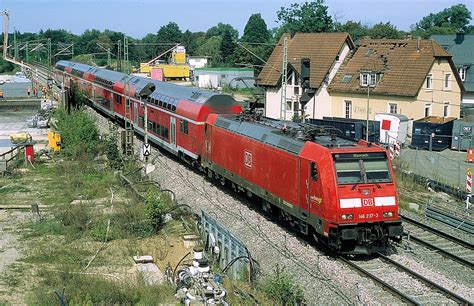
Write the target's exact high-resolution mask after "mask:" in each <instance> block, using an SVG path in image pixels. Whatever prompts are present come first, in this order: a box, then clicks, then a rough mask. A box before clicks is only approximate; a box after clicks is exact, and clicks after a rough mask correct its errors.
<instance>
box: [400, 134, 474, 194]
mask: <svg viewBox="0 0 474 306" xmlns="http://www.w3.org/2000/svg"><path fill="white" fill-rule="evenodd" d="M457 138H458V139H457V140H459V141H467V142H469V143H470V142H471V141H472V140H471V139H470V138H471V137H469V138H467V137H460V136H458V137H457ZM415 140H416V141H412V142H411V145H405V146H403V147H402V148H401V149H400V156H398V157H395V159H396V161H395V164H396V165H397V166H398V167H400V168H401V169H403V170H405V171H409V172H412V173H414V174H417V175H419V176H422V177H425V178H427V179H429V180H432V181H436V182H439V183H441V184H444V185H447V186H450V187H452V188H454V189H457V190H461V191H464V190H465V189H466V173H467V170H468V168H471V169H472V168H474V163H471V162H468V158H467V157H468V155H467V152H466V151H464V150H463V151H461V148H459V147H458V148H457V149H455V150H453V149H451V143H452V140H453V136H433V135H423V138H421V139H420V137H419V139H415Z"/></svg>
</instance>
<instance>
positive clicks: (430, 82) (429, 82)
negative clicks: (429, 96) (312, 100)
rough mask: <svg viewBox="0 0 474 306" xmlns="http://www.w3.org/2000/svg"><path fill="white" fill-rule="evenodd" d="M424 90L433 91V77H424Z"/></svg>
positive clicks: (429, 75)
mask: <svg viewBox="0 0 474 306" xmlns="http://www.w3.org/2000/svg"><path fill="white" fill-rule="evenodd" d="M426 89H433V75H432V74H428V75H427V76H426Z"/></svg>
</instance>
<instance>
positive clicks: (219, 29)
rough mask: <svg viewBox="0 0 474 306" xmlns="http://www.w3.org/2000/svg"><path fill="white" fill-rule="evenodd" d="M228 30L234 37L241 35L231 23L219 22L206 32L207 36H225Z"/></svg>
mask: <svg viewBox="0 0 474 306" xmlns="http://www.w3.org/2000/svg"><path fill="white" fill-rule="evenodd" d="M226 31H229V33H230V36H231V37H232V38H234V39H237V38H238V37H239V31H237V30H236V29H235V28H234V27H233V26H231V25H230V24H224V23H222V22H219V23H218V24H217V25H216V26H213V27H212V28H210V29H209V30H207V32H206V37H208V38H209V37H213V36H223V35H224V33H225V32H226Z"/></svg>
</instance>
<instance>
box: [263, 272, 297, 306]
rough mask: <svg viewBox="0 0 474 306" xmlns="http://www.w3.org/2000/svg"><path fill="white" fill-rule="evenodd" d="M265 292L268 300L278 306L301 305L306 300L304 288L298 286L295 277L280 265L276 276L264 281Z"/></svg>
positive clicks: (275, 273)
mask: <svg viewBox="0 0 474 306" xmlns="http://www.w3.org/2000/svg"><path fill="white" fill-rule="evenodd" d="M263 290H264V291H265V293H266V294H267V296H268V298H269V299H273V300H274V301H275V302H276V303H277V304H278V305H295V304H299V303H301V302H302V301H303V298H304V290H303V288H302V287H300V286H298V285H297V284H296V283H295V281H294V279H293V277H292V276H291V275H289V274H287V273H286V272H285V271H284V269H282V268H280V267H279V266H278V265H277V267H276V269H275V271H274V275H273V276H272V277H269V278H267V279H266V280H265V281H264V283H263Z"/></svg>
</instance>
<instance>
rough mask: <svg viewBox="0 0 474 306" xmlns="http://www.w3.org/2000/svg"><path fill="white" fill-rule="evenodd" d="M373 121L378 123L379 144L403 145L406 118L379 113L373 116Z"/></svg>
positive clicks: (405, 133)
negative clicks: (398, 143)
mask: <svg viewBox="0 0 474 306" xmlns="http://www.w3.org/2000/svg"><path fill="white" fill-rule="evenodd" d="M375 121H380V142H381V143H395V142H397V141H398V142H400V143H402V144H403V143H405V141H406V138H407V133H408V124H409V120H408V117H407V116H405V115H400V114H388V113H381V114H376V115H375Z"/></svg>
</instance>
